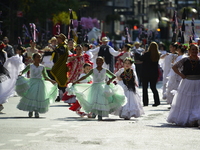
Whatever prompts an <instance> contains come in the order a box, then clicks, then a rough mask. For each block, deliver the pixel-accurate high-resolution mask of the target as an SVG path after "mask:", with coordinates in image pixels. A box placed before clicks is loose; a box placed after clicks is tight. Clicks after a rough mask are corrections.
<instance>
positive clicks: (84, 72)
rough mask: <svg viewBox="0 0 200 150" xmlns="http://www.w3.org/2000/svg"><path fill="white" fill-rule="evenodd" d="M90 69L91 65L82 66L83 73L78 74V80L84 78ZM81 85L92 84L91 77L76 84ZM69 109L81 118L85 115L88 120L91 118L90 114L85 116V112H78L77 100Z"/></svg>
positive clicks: (79, 106)
mask: <svg viewBox="0 0 200 150" xmlns="http://www.w3.org/2000/svg"><path fill="white" fill-rule="evenodd" d="M91 68H92V66H91V64H89V63H86V64H84V66H83V69H84V71H83V73H81V74H80V76H79V79H80V78H81V77H83V76H85V75H86V74H88V73H89V72H90V70H91ZM82 83H88V84H91V83H92V77H91V76H89V77H87V78H86V79H85V80H82V81H80V82H79V83H77V84H82ZM69 109H70V110H72V111H75V112H76V113H77V114H78V115H79V116H81V117H83V116H85V115H87V116H88V117H89V118H90V117H91V114H87V113H85V112H82V111H80V109H81V105H80V104H79V102H78V101H77V100H76V102H75V103H73V104H72V106H71V107H70V108H69Z"/></svg>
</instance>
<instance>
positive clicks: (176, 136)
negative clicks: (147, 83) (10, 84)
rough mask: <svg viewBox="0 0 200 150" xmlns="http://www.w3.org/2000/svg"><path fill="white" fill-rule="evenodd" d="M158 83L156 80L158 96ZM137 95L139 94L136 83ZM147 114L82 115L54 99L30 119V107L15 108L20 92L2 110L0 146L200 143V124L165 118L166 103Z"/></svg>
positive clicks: (127, 149)
mask: <svg viewBox="0 0 200 150" xmlns="http://www.w3.org/2000/svg"><path fill="white" fill-rule="evenodd" d="M161 86H162V83H161V82H159V83H158V84H157V87H158V90H159V93H160V98H162V96H161ZM139 90H140V94H141V95H142V93H141V91H142V89H141V88H140V89H139ZM149 97H150V105H149V106H148V107H144V111H145V115H143V116H142V117H140V118H131V120H123V119H121V118H119V117H118V116H113V115H110V116H109V118H103V119H104V120H103V121H97V119H92V118H87V117H84V118H81V117H79V116H78V115H77V114H76V113H74V112H72V111H70V110H69V109H68V108H69V106H68V104H65V103H63V102H57V103H54V104H52V105H51V107H50V109H49V112H47V113H46V114H40V118H34V117H33V118H28V112H23V111H20V110H18V109H17V108H16V106H17V104H18V102H19V99H20V98H19V97H12V98H10V99H9V102H8V103H6V104H4V110H3V111H2V113H0V127H1V133H0V149H1V150H76V149H80V150H94V149H96V150H122V149H123V150H132V149H134V150H136V149H137V150H169V149H170V150H178V149H179V150H188V149H190V150H196V149H198V148H199V147H200V142H199V141H200V140H199V135H200V129H198V128H196V127H193V128H191V127H178V126H174V125H171V124H168V123H167V122H166V117H167V115H168V113H169V109H168V107H169V105H167V104H166V101H165V100H162V99H161V105H160V106H158V107H152V106H151V105H152V104H153V96H152V92H151V90H150V89H149Z"/></svg>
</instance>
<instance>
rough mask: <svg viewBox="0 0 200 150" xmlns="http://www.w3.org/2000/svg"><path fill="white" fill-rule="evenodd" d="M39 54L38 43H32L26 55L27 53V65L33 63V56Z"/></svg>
mask: <svg viewBox="0 0 200 150" xmlns="http://www.w3.org/2000/svg"><path fill="white" fill-rule="evenodd" d="M37 52H38V49H37V48H36V42H34V41H30V47H27V48H26V53H25V57H26V62H25V64H26V65H28V64H30V63H32V62H33V60H32V55H33V54H34V53H37Z"/></svg>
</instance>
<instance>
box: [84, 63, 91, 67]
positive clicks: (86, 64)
mask: <svg viewBox="0 0 200 150" xmlns="http://www.w3.org/2000/svg"><path fill="white" fill-rule="evenodd" d="M85 67H91V65H90V64H89V63H85V64H84V65H83V68H85Z"/></svg>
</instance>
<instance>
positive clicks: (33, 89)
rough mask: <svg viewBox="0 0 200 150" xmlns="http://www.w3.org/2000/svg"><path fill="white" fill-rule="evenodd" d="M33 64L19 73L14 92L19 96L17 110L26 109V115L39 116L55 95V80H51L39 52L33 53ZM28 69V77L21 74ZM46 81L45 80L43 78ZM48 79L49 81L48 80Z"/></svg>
mask: <svg viewBox="0 0 200 150" xmlns="http://www.w3.org/2000/svg"><path fill="white" fill-rule="evenodd" d="M32 58H33V64H30V65H28V66H27V67H26V68H25V69H24V70H23V71H22V72H21V74H20V76H19V78H18V80H17V82H16V92H17V94H18V95H19V96H21V99H20V102H19V104H18V105H17V108H18V109H19V110H23V111H28V112H29V113H28V116H29V117H32V116H33V111H34V112H35V117H36V118H39V113H46V112H47V111H48V109H49V105H50V103H52V102H53V101H54V100H55V98H56V97H57V94H58V90H57V85H54V84H55V83H56V81H54V80H51V79H50V78H49V77H48V75H47V73H46V69H45V67H44V66H43V65H41V64H40V62H41V55H40V54H39V53H35V54H33V57H32ZM29 70H30V79H27V78H25V77H23V76H21V75H22V74H24V73H25V72H27V71H29ZM44 79H45V80H47V81H45V80H44ZM49 81H50V82H49Z"/></svg>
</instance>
